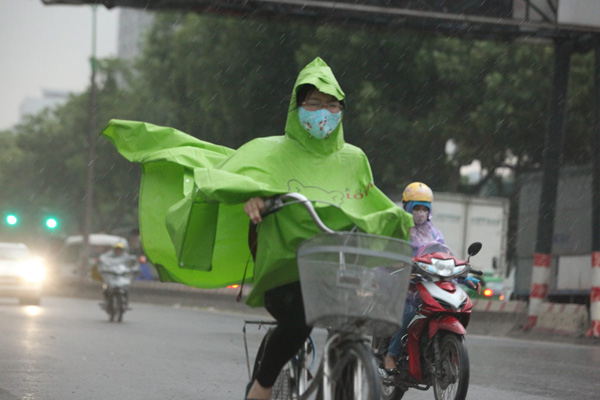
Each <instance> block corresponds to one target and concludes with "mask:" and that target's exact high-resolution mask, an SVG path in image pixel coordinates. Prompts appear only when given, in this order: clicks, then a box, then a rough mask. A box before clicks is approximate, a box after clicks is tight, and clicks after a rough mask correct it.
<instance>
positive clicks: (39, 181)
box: [0, 13, 593, 232]
mask: <svg viewBox="0 0 600 400" xmlns="http://www.w3.org/2000/svg"><path fill="white" fill-rule="evenodd" d="M316 56H320V57H322V58H323V59H324V60H325V61H326V62H327V63H328V64H329V65H330V66H331V67H332V69H333V71H334V73H335V74H336V76H337V78H338V80H339V81H340V84H341V86H342V88H343V89H344V90H345V92H346V95H347V107H346V109H345V111H344V112H345V115H344V131H345V137H346V140H347V141H348V142H349V143H352V144H355V145H357V146H359V147H361V148H362V149H363V150H364V151H365V153H366V154H367V156H368V157H369V159H370V161H371V165H372V168H373V173H374V176H375V180H376V183H377V185H378V186H379V187H381V188H382V189H383V190H384V191H386V192H388V193H390V194H394V193H399V192H400V191H401V190H402V189H403V188H404V187H405V185H406V184H408V183H410V182H411V181H415V180H419V181H424V182H426V183H427V184H429V185H430V186H431V187H432V188H433V189H434V191H445V190H456V189H457V188H458V189H461V190H463V191H469V190H475V189H474V188H471V187H469V186H468V185H467V184H466V182H461V180H460V175H459V168H460V167H461V166H462V165H468V164H470V163H471V162H472V161H473V160H479V161H480V162H481V164H482V166H483V168H484V170H485V171H488V172H489V178H490V179H489V180H490V181H496V183H497V187H498V188H500V187H504V186H503V185H502V181H501V180H498V179H496V178H495V171H496V170H498V169H499V168H502V167H507V166H508V167H510V168H513V169H515V170H518V172H522V171H525V170H528V169H532V168H537V167H539V166H540V163H541V160H542V149H543V143H544V136H545V133H546V130H547V120H548V99H549V96H550V86H551V75H552V66H553V52H552V48H551V47H547V46H546V47H544V46H541V45H531V44H529V45H528V44H519V43H499V42H484V41H473V40H460V39H456V38H453V39H449V38H443V37H434V36H425V35H417V34H412V33H407V32H403V31H389V30H388V31H382V30H374V29H367V28H364V29H363V27H357V26H350V25H348V26H339V25H336V26H332V25H327V24H325V25H319V26H315V25H304V24H300V23H289V22H286V23H282V22H276V21H266V20H255V19H245V18H228V17H215V16H204V15H196V14H192V13H189V14H179V13H159V14H157V15H156V18H155V23H154V26H153V27H152V29H151V30H150V31H149V33H148V36H147V37H146V40H145V45H144V48H143V53H142V55H141V56H140V57H139V59H138V60H137V61H136V63H135V65H134V66H128V65H126V64H124V63H123V62H122V61H120V60H114V59H106V60H100V61H99V63H98V78H97V82H98V91H97V126H96V128H95V130H94V132H96V133H99V132H100V131H101V129H102V128H103V127H104V126H105V125H106V123H107V122H108V121H109V120H110V119H111V118H119V119H134V120H142V121H147V122H151V123H154V124H158V125H165V126H172V127H175V128H177V129H180V130H182V131H184V132H187V133H189V134H191V135H193V136H195V137H198V138H200V139H202V140H207V141H210V142H214V143H218V144H221V145H225V146H229V147H233V148H237V147H239V146H240V145H242V144H243V143H245V142H246V141H248V140H251V139H252V138H255V137H259V136H270V135H280V134H283V128H284V125H285V118H286V112H287V107H288V104H289V95H290V93H291V90H292V87H293V83H294V80H295V79H296V76H297V72H298V71H299V70H300V69H301V68H302V67H303V66H304V65H305V64H306V63H308V62H309V61H311V60H312V59H314V57H316ZM592 66H593V57H592V55H591V54H585V55H575V56H574V57H573V59H572V63H571V80H570V86H569V98H568V119H567V122H566V125H567V126H566V131H565V142H564V143H565V145H564V162H565V163H574V164H581V163H588V162H589V161H590V142H591V136H592V122H591V121H592V110H591V107H590V105H591V104H592V101H591V96H592V93H591V90H592V88H593V85H592V74H591V71H592ZM121 82H125V83H126V84H125V85H121V84H120V83H121ZM89 101H90V92H89V90H88V91H86V92H85V93H82V94H80V95H76V96H72V97H71V99H70V100H69V102H68V103H67V104H65V105H64V106H63V107H60V108H59V109H57V110H55V111H52V112H44V113H41V114H39V115H36V116H34V117H30V118H28V119H27V120H26V121H25V122H23V123H22V124H20V125H18V126H17V127H15V128H14V129H13V130H12V131H11V132H0V163H1V164H2V166H3V167H2V168H1V169H0V184H2V185H3V188H5V189H7V190H5V192H4V193H6V194H5V195H3V198H2V203H3V204H5V205H7V204H14V203H20V204H29V205H30V206H31V207H32V208H46V209H48V208H53V209H56V210H57V211H58V212H62V213H63V214H65V215H66V214H68V215H69V216H70V217H66V216H60V217H59V218H60V221H61V227H62V228H61V229H65V230H70V231H73V232H74V231H77V230H79V228H80V226H79V225H80V221H81V216H82V214H83V212H84V199H85V182H86V164H87V146H88V134H89V131H90V128H89V118H88V115H89ZM449 139H453V140H454V142H455V143H456V144H457V152H456V153H455V154H454V155H453V156H452V158H450V157H449V156H447V155H446V153H445V146H446V142H447V141H448V140H449ZM96 144H97V147H96V155H97V156H96V159H95V161H94V165H95V193H94V196H95V198H94V201H95V210H94V230H105V231H111V230H112V229H113V228H117V227H123V226H133V225H135V224H136V223H137V194H138V186H139V178H140V170H139V167H138V166H137V165H135V164H131V163H129V162H127V161H126V160H124V159H123V158H122V157H121V156H120V155H118V154H117V152H116V151H114V149H113V148H112V145H111V144H110V143H108V142H107V141H105V140H98V141H97V143H96ZM507 161H510V162H509V163H508V165H507ZM510 187H511V186H510ZM510 187H509V188H510ZM476 189H478V188H476ZM498 190H500V192H498V193H500V194H503V193H504V192H503V190H504V189H498ZM506 190H511V189H506ZM49 211H51V210H49Z"/></svg>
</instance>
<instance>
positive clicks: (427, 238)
mask: <svg viewBox="0 0 600 400" xmlns="http://www.w3.org/2000/svg"><path fill="white" fill-rule="evenodd" d="M432 202H433V191H432V190H431V189H430V188H429V186H427V185H426V184H424V183H422V182H413V183H411V184H409V185H408V186H406V188H405V189H404V192H403V193H402V206H403V207H404V210H406V211H407V212H409V213H410V214H412V216H413V221H414V223H415V226H414V227H412V228H411V229H410V244H411V246H412V248H413V256H418V255H420V254H419V252H421V251H423V249H425V248H426V247H427V245H429V244H431V243H445V242H444V236H443V235H442V233H441V232H440V231H439V230H438V229H437V228H436V227H435V226H434V225H433V222H431V215H432V213H431V203H432ZM459 283H462V284H466V285H468V286H470V287H472V288H474V289H477V290H478V291H480V290H481V285H480V284H479V280H477V279H474V278H467V279H464V280H463V279H461V280H460V282H459ZM420 302H421V299H420V298H419V296H418V293H417V291H416V290H414V283H413V282H411V284H410V287H409V291H408V295H407V298H406V304H405V307H404V315H403V318H402V327H401V328H400V330H398V332H396V333H395V334H394V336H392V338H391V339H390V344H389V347H388V350H387V354H386V356H385V365H384V368H385V371H386V373H387V374H388V375H393V374H396V373H398V369H397V361H396V360H397V359H398V358H399V357H400V356H401V355H402V337H403V336H405V335H406V329H407V327H408V324H409V323H410V321H411V320H412V319H413V318H414V316H415V315H416V313H417V309H418V306H419V304H420Z"/></svg>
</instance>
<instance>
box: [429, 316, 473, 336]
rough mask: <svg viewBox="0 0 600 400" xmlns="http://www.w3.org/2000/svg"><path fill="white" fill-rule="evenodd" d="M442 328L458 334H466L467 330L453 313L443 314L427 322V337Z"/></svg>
mask: <svg viewBox="0 0 600 400" xmlns="http://www.w3.org/2000/svg"><path fill="white" fill-rule="evenodd" d="M440 330H444V331H449V332H454V333H456V334H458V335H466V334H467V330H466V329H465V327H464V326H463V324H461V323H460V322H459V321H458V319H457V318H456V317H455V316H453V315H445V316H443V317H442V318H440V319H434V320H432V321H431V322H430V323H429V339H431V338H432V337H433V336H434V335H435V334H436V333H437V331H440Z"/></svg>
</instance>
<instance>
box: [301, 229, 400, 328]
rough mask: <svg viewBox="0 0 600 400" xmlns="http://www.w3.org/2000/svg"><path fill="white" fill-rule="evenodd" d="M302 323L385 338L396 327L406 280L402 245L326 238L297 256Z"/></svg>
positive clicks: (358, 236) (359, 237)
mask: <svg viewBox="0 0 600 400" xmlns="http://www.w3.org/2000/svg"><path fill="white" fill-rule="evenodd" d="M297 258H298V269H299V271H300V282H301V285H302V296H303V298H304V311H305V313H306V322H307V324H308V325H312V326H315V327H320V328H331V329H335V330H340V331H346V332H358V333H363V334H367V335H377V336H390V335H392V334H393V333H395V332H396V331H397V330H398V329H399V328H400V327H401V325H402V322H401V321H402V314H403V312H404V303H405V299H406V293H407V291H408V284H409V280H410V272H411V263H412V248H411V246H410V244H409V243H408V242H405V241H403V240H399V239H394V238H390V237H385V236H376V235H370V234H365V233H356V232H343V233H331V234H329V233H327V234H322V235H318V236H315V237H313V238H311V239H308V240H306V241H304V242H303V243H302V244H301V245H300V246H299V247H298V252H297Z"/></svg>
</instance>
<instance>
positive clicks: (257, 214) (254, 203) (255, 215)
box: [244, 197, 265, 224]
mask: <svg viewBox="0 0 600 400" xmlns="http://www.w3.org/2000/svg"><path fill="white" fill-rule="evenodd" d="M244 212H245V213H246V215H248V217H250V221H252V223H253V224H258V223H259V222H261V221H262V214H263V213H264V212H265V200H264V199H263V198H262V197H253V198H251V199H250V200H248V201H247V202H246V204H244Z"/></svg>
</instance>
